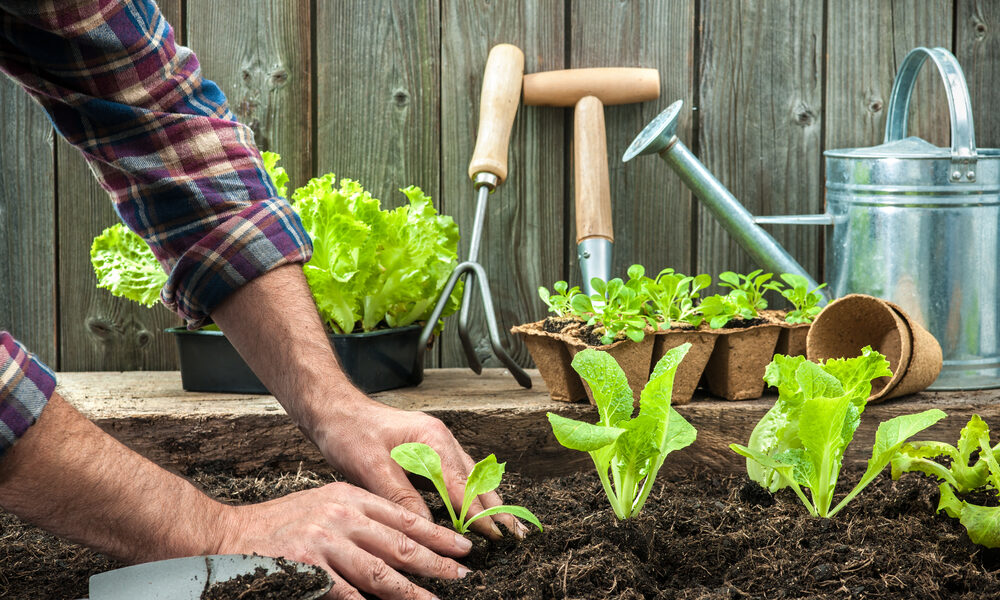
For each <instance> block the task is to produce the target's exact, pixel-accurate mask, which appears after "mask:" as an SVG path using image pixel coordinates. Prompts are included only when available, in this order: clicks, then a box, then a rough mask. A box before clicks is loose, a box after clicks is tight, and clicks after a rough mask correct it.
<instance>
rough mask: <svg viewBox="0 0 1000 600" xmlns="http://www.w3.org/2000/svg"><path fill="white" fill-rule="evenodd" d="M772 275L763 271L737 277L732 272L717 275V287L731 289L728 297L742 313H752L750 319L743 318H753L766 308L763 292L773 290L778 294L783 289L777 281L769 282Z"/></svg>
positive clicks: (737, 275)
mask: <svg viewBox="0 0 1000 600" xmlns="http://www.w3.org/2000/svg"><path fill="white" fill-rule="evenodd" d="M771 277H773V274H771V273H763V269H757V270H756V271H751V272H750V273H747V274H746V275H739V274H736V273H733V272H732V271H723V272H722V273H719V285H721V286H722V287H728V288H732V290H733V291H732V292H730V296H732V297H733V298H734V300H736V301H737V303H738V304H739V305H740V306H741V309H743V310H744V311H747V312H750V313H753V316H752V317H746V316H744V317H743V318H744V319H749V318H754V317H756V316H757V314H758V313H760V311H762V310H764V309H765V308H767V300H765V299H764V292H766V291H767V290H773V291H775V292H780V291H781V288H782V287H783V286H782V285H781V284H780V283H778V282H777V281H771Z"/></svg>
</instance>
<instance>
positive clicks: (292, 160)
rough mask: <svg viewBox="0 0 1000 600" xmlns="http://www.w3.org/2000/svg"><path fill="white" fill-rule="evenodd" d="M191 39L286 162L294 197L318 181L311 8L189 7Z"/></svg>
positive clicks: (237, 109)
mask: <svg viewBox="0 0 1000 600" xmlns="http://www.w3.org/2000/svg"><path fill="white" fill-rule="evenodd" d="M185 18H186V20H187V36H188V45H190V46H191V47H192V48H193V49H194V50H195V52H196V53H197V54H198V60H199V61H200V62H201V67H202V74H203V75H204V76H205V77H206V78H208V79H211V80H212V81H214V82H215V83H216V84H218V85H219V87H220V88H221V89H222V91H223V93H225V94H226V98H228V100H229V107H230V109H231V110H232V111H233V113H234V114H235V115H236V118H237V119H239V121H240V122H242V123H246V124H247V125H249V126H250V128H251V129H252V130H253V133H254V141H255V142H256V143H257V147H258V148H260V149H261V150H271V151H273V152H277V153H279V154H281V159H282V160H281V165H282V166H284V167H285V169H286V170H287V171H288V176H289V178H290V184H291V186H292V187H291V189H294V187H295V186H299V185H302V184H303V183H305V181H306V180H307V179H308V178H309V177H311V176H312V174H313V173H312V164H311V162H312V154H313V148H312V93H311V87H312V76H313V75H312V64H311V54H310V36H311V23H310V8H309V1H308V0H294V1H278V0H274V1H268V2H257V1H253V0H227V1H226V2H191V3H189V4H188V7H187V14H186V15H185Z"/></svg>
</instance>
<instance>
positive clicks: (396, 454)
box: [389, 442, 459, 526]
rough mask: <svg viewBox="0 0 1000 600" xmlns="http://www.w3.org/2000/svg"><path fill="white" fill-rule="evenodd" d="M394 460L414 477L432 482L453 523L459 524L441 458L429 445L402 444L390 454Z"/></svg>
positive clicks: (416, 443)
mask: <svg viewBox="0 0 1000 600" xmlns="http://www.w3.org/2000/svg"><path fill="white" fill-rule="evenodd" d="M389 456H391V457H392V460H394V461H396V463H397V464H399V466H401V467H403V468H404V469H406V470H407V471H409V472H410V473H413V474H414V475H420V476H421V477H426V478H427V479H430V480H431V483H433V484H434V488H435V489H437V491H438V494H439V495H440V496H441V500H442V501H444V505H445V507H446V508H447V509H448V514H450V515H451V520H452V523H454V524H456V526H457V525H458V524H459V520H458V518H457V517H456V515H455V508H454V507H453V506H452V504H451V500H450V499H449V496H448V488H447V486H445V483H444V473H443V472H442V471H441V456H440V455H439V454H438V453H437V451H435V450H434V448H431V447H430V446H428V445H427V444H421V443H419V442H407V443H405V444H400V445H398V446H396V447H395V448H393V449H392V451H391V452H390V453H389Z"/></svg>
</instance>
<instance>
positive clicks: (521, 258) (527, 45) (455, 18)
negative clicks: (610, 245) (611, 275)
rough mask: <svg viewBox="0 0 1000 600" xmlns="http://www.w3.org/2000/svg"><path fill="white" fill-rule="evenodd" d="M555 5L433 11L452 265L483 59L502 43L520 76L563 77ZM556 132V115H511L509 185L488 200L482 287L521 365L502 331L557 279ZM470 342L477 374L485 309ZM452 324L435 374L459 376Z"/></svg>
mask: <svg viewBox="0 0 1000 600" xmlns="http://www.w3.org/2000/svg"><path fill="white" fill-rule="evenodd" d="M564 24H565V15H564V12H563V3H561V2H559V3H557V2H538V3H528V2H526V3H514V2H509V3H505V2H488V1H486V0H476V1H474V2H470V1H468V0H445V1H444V2H443V3H442V15H441V31H442V34H441V35H442V39H441V44H442V51H441V70H442V92H441V132H442V142H441V178H442V183H441V187H442V197H443V201H442V208H443V210H444V212H445V213H447V214H450V215H452V216H454V217H455V220H456V221H457V222H458V224H459V228H460V230H461V234H462V241H461V247H460V248H459V257H460V258H462V259H464V258H465V257H466V256H467V255H468V250H469V247H468V245H469V237H470V236H471V235H472V229H473V222H474V217H475V210H476V192H475V190H474V189H473V185H472V182H471V181H470V180H469V176H468V174H467V170H468V166H469V161H470V159H471V158H472V150H473V147H474V145H475V140H476V132H477V129H478V122H479V121H478V120H479V99H480V91H481V90H480V88H481V86H482V81H483V71H484V69H485V66H486V58H487V56H488V54H489V51H490V49H491V48H492V47H493V46H495V45H496V44H500V43H509V44H514V45H515V46H517V47H519V48H521V49H522V50H524V51H525V64H524V70H525V73H533V72H537V71H544V70H552V69H561V68H564V65H565V62H564V46H563V40H564V37H565V32H564ZM564 123H565V119H564V117H563V115H562V111H560V110H554V109H551V108H539V107H525V106H523V105H522V106H519V107H518V113H517V115H516V117H515V120H514V126H513V131H512V134H511V141H510V152H509V155H508V156H509V163H508V177H507V179H506V181H504V183H502V184H501V185H500V186H499V187H497V189H496V190H495V191H494V192H493V193H492V194H491V196H490V198H489V200H488V205H487V218H486V223H485V228H484V231H483V242H482V250H481V251H480V256H479V262H480V263H481V264H482V265H483V267H484V269H485V270H486V273H487V275H488V278H489V284H490V288H491V292H492V295H493V309H494V311H495V313H496V316H497V321H498V323H499V329H500V336H501V338H502V339H503V340H505V341H506V342H507V343H508V347H509V350H510V355H511V356H512V357H513V358H514V360H516V361H517V362H518V363H519V364H522V365H525V364H529V360H530V359H529V354H528V352H527V350H526V349H525V347H524V344H523V343H522V342H521V341H520V340H519V339H517V338H514V337H512V336H511V334H510V333H509V329H510V328H511V327H512V326H514V325H517V324H520V323H523V322H525V321H527V320H532V319H538V318H541V316H543V313H544V307H543V305H542V303H541V301H540V300H539V299H538V295H537V291H536V290H537V287H538V285H540V284H542V283H543V282H544V283H548V284H551V282H552V281H555V280H557V279H560V278H563V277H565V273H564V272H563V264H564V262H563V261H564V244H563V235H564V232H565V228H566V227H572V225H571V221H570V220H569V219H568V218H567V217H566V215H565V214H564V190H565V180H564V177H565V170H564V152H565V151H566V150H565V147H564V145H563V141H564ZM470 311H471V312H470V316H469V333H470V339H471V341H472V343H473V345H474V347H475V350H476V355H477V356H478V357H479V358H480V360H481V361H482V362H483V364H484V365H486V366H501V363H500V362H499V360H497V359H496V358H495V356H494V355H493V352H492V349H491V347H490V344H489V337H488V335H487V329H486V318H485V316H484V314H483V311H484V308H483V306H482V303H481V302H480V301H479V300H478V293H477V296H476V299H475V300H474V301H473V302H472V304H471V305H470ZM457 321H458V317H457V315H456V316H455V317H452V318H451V319H450V321H449V324H448V325H446V328H445V334H444V336H443V339H442V342H443V343H442V366H455V367H464V366H466V365H467V361H466V358H465V354H464V352H463V351H462V347H461V345H460V343H459V341H458V339H457V338H458V336H457V334H456V332H457Z"/></svg>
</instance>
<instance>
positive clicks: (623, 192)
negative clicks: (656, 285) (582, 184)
mask: <svg viewBox="0 0 1000 600" xmlns="http://www.w3.org/2000/svg"><path fill="white" fill-rule="evenodd" d="M694 7H695V2H694V0H686V1H682V2H678V1H676V0H657V1H655V2H628V3H626V2H618V3H613V4H611V3H608V2H605V1H603V0H578V1H576V2H573V3H572V13H571V16H570V23H571V32H570V37H569V39H570V41H571V45H572V47H571V48H570V49H569V56H570V64H569V65H568V66H569V67H571V68H584V67H652V68H655V69H657V70H658V71H659V73H660V98H659V99H658V100H652V101H649V102H645V103H641V104H625V105H620V106H608V107H605V111H604V113H605V126H606V130H607V140H608V163H609V167H610V175H611V205H612V218H613V222H614V233H615V241H614V259H613V264H612V273H611V275H612V277H622V278H625V277H626V274H625V272H626V270H627V269H628V267H629V265H631V264H634V263H640V264H642V265H644V266H645V267H646V270H647V271H651V272H652V273H651V275H652V276H655V275H656V273H658V272H659V271H660V269H662V268H664V267H673V268H674V269H676V270H678V271H681V272H684V273H690V272H691V270H692V268H693V266H694V265H693V264H692V258H693V253H692V241H693V240H692V236H691V217H692V210H691V192H690V191H689V190H688V189H687V187H685V186H684V184H683V183H681V181H680V179H679V178H678V177H677V176H676V175H675V174H674V173H673V172H672V171H671V170H670V169H669V167H667V166H666V165H665V164H663V162H662V161H661V160H659V159H658V158H657V157H643V158H641V159H637V160H634V161H632V162H630V163H629V164H623V163H622V154H624V153H625V149H626V148H628V145H629V144H630V143H631V142H632V139H633V138H635V136H636V134H638V133H639V132H640V131H641V130H642V128H643V127H645V126H646V124H647V123H648V122H649V121H651V120H652V119H653V117H655V116H656V115H657V114H659V113H660V111H662V110H663V109H664V108H666V107H667V106H669V105H670V104H671V103H672V102H673V101H675V100H683V101H684V116H683V118H682V122H681V126H680V127H679V128H678V130H677V135H678V136H679V137H680V138H681V139H682V140H685V142H688V141H689V140H691V123H692V119H691V116H690V115H691V108H692V106H693V98H694V86H693V76H694V73H693V71H692V65H693V64H694V35H695V27H694ZM566 110H567V114H571V113H572V109H566ZM565 152H566V153H567V156H569V155H570V150H569V148H566V150H565ZM570 180H571V181H572V179H570ZM573 194H575V190H572V189H570V190H568V192H567V196H568V197H569V198H570V200H569V201H568V202H567V205H568V207H569V209H568V216H567V222H568V223H573V220H572V219H573V216H572V215H573V214H575V211H574V203H573V201H572V198H573ZM568 233H569V235H568V236H567V247H566V257H567V262H568V264H569V271H570V272H569V277H570V279H571V281H572V282H574V283H578V282H580V280H581V275H580V271H579V265H578V261H577V256H576V244H575V241H576V236H575V232H574V231H569V232H568Z"/></svg>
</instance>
